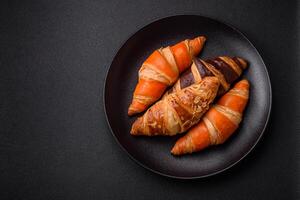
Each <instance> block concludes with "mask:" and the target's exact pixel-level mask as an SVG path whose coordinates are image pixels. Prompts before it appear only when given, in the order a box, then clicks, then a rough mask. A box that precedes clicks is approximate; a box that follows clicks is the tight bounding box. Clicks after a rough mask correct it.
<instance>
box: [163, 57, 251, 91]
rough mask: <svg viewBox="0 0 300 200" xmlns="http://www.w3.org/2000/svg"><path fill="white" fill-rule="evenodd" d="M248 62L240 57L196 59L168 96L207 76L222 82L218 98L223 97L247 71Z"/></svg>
mask: <svg viewBox="0 0 300 200" xmlns="http://www.w3.org/2000/svg"><path fill="white" fill-rule="evenodd" d="M246 67H247V62H246V61H245V60H244V59H242V58H238V57H229V56H219V57H216V58H213V59H207V60H205V61H204V60H201V59H199V58H194V59H193V63H192V66H191V68H190V69H188V70H187V71H186V72H184V73H183V74H182V75H181V76H180V79H178V81H177V82H176V83H175V84H174V86H173V87H172V88H171V89H170V90H168V92H167V93H166V94H170V93H172V92H174V91H178V90H182V89H183V88H185V87H188V86H190V85H191V84H194V83H200V81H201V80H202V79H203V78H204V77H207V76H215V77H217V78H218V79H219V81H220V84H221V86H220V88H219V91H218V96H221V95H223V94H224V93H225V92H226V91H228V89H229V88H230V84H232V83H233V82H234V81H236V80H237V79H238V78H239V76H240V75H241V74H242V72H243V70H244V69H246Z"/></svg>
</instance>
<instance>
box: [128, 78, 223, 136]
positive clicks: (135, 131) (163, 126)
mask: <svg viewBox="0 0 300 200" xmlns="http://www.w3.org/2000/svg"><path fill="white" fill-rule="evenodd" d="M218 87H219V81H218V79H217V78H215V77H207V78H204V79H203V81H201V83H200V84H194V85H191V86H189V87H187V88H185V89H183V90H180V91H178V92H174V93H172V94H170V95H168V96H167V97H166V98H164V99H161V100H160V101H158V102H156V103H155V104H154V105H153V106H152V107H150V108H149V109H148V110H147V112H146V113H145V114H144V115H143V116H142V117H140V118H138V119H137V120H136V121H135V122H134V123H133V125H132V129H131V134H132V135H146V136H154V135H168V136H171V135H175V134H177V133H182V132H184V131H186V130H187V129H189V128H190V127H191V126H193V125H194V124H196V123H197V122H198V121H199V120H200V118H201V116H202V115H203V114H204V113H205V112H206V111H207V110H208V109H209V106H210V104H211V102H212V101H213V100H214V98H215V96H216V94H217V90H218Z"/></svg>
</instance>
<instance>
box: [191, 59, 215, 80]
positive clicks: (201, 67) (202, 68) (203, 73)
mask: <svg viewBox="0 0 300 200" xmlns="http://www.w3.org/2000/svg"><path fill="white" fill-rule="evenodd" d="M194 63H195V65H196V67H197V69H198V72H199V74H200V76H201V78H204V77H206V76H214V75H213V73H212V72H211V71H209V69H207V68H206V66H205V65H204V64H203V63H202V61H201V60H200V59H194Z"/></svg>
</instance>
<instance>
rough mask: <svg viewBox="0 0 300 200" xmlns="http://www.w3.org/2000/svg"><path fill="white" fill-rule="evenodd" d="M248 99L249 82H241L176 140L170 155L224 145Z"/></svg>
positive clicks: (235, 126) (237, 123)
mask: <svg viewBox="0 0 300 200" xmlns="http://www.w3.org/2000/svg"><path fill="white" fill-rule="evenodd" d="M248 98H249V82H248V81H247V80H242V81H240V82H238V83H237V84H236V85H235V86H234V88H233V89H231V90H230V91H229V92H227V93H226V94H225V95H224V96H222V97H221V98H220V100H219V101H218V102H217V104H216V105H214V106H213V107H212V108H210V109H209V110H208V111H207V113H206V114H205V115H204V116H203V118H202V119H201V121H200V123H198V124H197V125H195V126H194V127H192V128H191V129H190V130H189V131H188V133H187V134H186V135H185V136H183V137H181V138H180V139H179V140H177V142H176V144H175V145H174V147H173V149H172V150H171V153H172V154H173V155H182V154H187V153H192V152H196V151H200V150H202V149H204V148H206V147H208V146H211V145H218V144H222V143H224V142H225V141H226V140H227V139H228V138H229V137H230V136H231V135H232V134H233V132H234V131H235V130H236V129H237V128H238V125H239V123H240V122H241V120H242V113H243V111H244V109H245V107H246V104H247V102H248Z"/></svg>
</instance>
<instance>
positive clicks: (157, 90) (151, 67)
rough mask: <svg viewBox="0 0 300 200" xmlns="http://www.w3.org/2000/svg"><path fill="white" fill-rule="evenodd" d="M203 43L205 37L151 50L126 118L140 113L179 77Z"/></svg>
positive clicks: (140, 73)
mask: <svg viewBox="0 0 300 200" xmlns="http://www.w3.org/2000/svg"><path fill="white" fill-rule="evenodd" d="M205 40H206V38H205V37H203V36H200V37H196V38H195V39H193V40H188V39H187V40H184V41H182V42H180V43H178V44H176V45H174V46H171V47H169V46H168V47H165V48H160V49H157V50H155V51H154V52H153V53H152V54H151V55H150V56H149V57H148V58H147V59H146V61H145V62H144V63H143V64H142V66H141V68H140V70H139V81H138V84H137V85H136V88H135V91H134V93H133V99H132V102H131V105H130V106H129V109H128V115H134V114H137V113H140V112H143V111H144V110H146V109H147V108H148V107H149V106H150V105H151V104H153V103H154V102H155V101H157V100H158V99H159V98H160V97H161V95H162V94H163V93H164V91H165V90H166V88H167V87H168V86H171V85H173V84H174V83H175V81H176V80H177V79H178V77H179V74H180V73H181V72H183V71H184V70H186V69H187V68H188V67H189V66H190V65H191V62H192V59H193V57H194V56H196V55H197V54H199V53H200V51H201V49H202V47H203V45H204V42H205Z"/></svg>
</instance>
